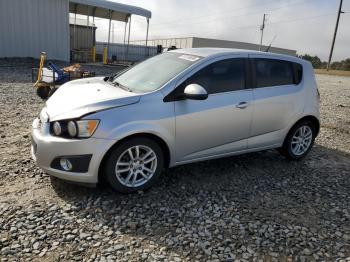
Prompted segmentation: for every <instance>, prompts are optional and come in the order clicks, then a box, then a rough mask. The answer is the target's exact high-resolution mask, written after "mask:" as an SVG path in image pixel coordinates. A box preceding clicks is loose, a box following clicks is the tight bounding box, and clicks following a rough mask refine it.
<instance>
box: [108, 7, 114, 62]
mask: <svg viewBox="0 0 350 262" xmlns="http://www.w3.org/2000/svg"><path fill="white" fill-rule="evenodd" d="M112 13H113V11H111V10H109V25H108V42H107V60H108V57H109V43H110V41H111V23H112Z"/></svg>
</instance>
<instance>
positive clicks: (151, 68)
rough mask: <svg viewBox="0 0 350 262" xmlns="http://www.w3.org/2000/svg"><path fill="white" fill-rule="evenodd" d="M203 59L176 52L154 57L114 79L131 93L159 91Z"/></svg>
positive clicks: (114, 81)
mask: <svg viewBox="0 0 350 262" xmlns="http://www.w3.org/2000/svg"><path fill="white" fill-rule="evenodd" d="M201 58H202V57H199V56H195V55H188V54H181V53H176V52H168V53H164V54H161V55H157V56H154V57H152V58H150V59H147V60H146V61H144V62H142V63H140V64H138V65H136V66H134V67H132V68H131V69H129V70H127V71H126V72H125V73H123V74H121V75H119V76H117V77H116V78H114V79H113V83H115V84H116V85H119V86H122V87H125V88H126V89H128V90H130V91H131V92H135V93H147V92H151V91H154V90H157V89H159V88H160V87H162V86H163V85H164V84H166V83H167V82H168V81H169V80H171V79H172V78H173V77H175V76H176V75H178V74H179V73H181V72H182V71H184V70H185V69H186V68H188V67H190V66H191V65H192V64H194V63H196V62H198V61H199V60H200V59H201Z"/></svg>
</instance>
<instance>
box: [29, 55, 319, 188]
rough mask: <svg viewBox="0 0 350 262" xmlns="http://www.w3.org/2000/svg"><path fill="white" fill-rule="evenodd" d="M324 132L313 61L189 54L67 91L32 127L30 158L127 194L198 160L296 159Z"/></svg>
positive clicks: (61, 174)
mask: <svg viewBox="0 0 350 262" xmlns="http://www.w3.org/2000/svg"><path fill="white" fill-rule="evenodd" d="M319 129H320V123H319V94H318V90H317V86H316V81H315V77H314V71H313V68H312V66H311V64H310V63H309V62H307V61H304V60H302V59H299V58H297V57H291V56H284V55H278V54H271V53H263V52H255V51H244V50H235V49H212V48H200V49H182V50H175V51H171V52H167V53H164V54H161V55H158V56H155V57H153V58H150V59H148V60H146V61H144V62H142V63H140V64H138V65H136V66H134V67H131V68H129V69H127V70H125V71H123V72H121V73H118V74H115V75H114V76H110V77H105V78H102V77H101V78H98V77H97V78H90V79H82V80H76V81H71V82H69V83H66V84H65V85H63V86H61V87H60V88H59V89H58V91H57V92H56V93H55V94H54V95H53V96H52V97H51V98H50V99H49V100H48V101H47V103H46V106H45V107H44V108H43V110H42V111H41V113H40V116H39V117H38V118H37V119H35V120H34V122H33V130H32V156H33V158H34V159H35V160H36V162H37V165H38V166H39V167H41V168H42V169H43V170H44V171H45V172H47V173H48V174H50V175H52V176H55V177H58V178H61V179H65V180H70V181H74V182H80V183H90V184H91V183H92V184H96V183H98V182H99V181H100V180H101V179H105V180H107V181H108V183H109V184H110V185H111V187H112V188H113V189H114V190H116V191H119V192H122V193H130V192H133V191H137V190H144V189H147V188H149V187H150V186H151V185H152V184H153V183H154V182H155V181H156V180H157V178H158V177H159V176H160V174H161V172H162V170H163V168H168V167H174V166H177V165H182V164H186V163H191V162H196V161H202V160H208V159H214V158H219V157H225V156H231V155H235V154H242V153H247V152H254V151H261V150H266V149H273V148H276V149H279V151H280V152H281V153H282V154H283V155H284V156H286V157H287V158H288V159H290V160H298V159H300V158H302V157H304V156H305V155H306V154H307V153H308V152H309V151H310V149H311V148H312V146H313V143H314V140H315V137H316V136H317V134H318V132H319Z"/></svg>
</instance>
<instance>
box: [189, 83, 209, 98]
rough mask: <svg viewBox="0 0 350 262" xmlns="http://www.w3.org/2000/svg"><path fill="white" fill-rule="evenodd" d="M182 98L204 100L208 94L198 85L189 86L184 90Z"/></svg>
mask: <svg viewBox="0 0 350 262" xmlns="http://www.w3.org/2000/svg"><path fill="white" fill-rule="evenodd" d="M184 98H185V99H192V100H205V99H207V98H208V92H207V90H205V88H204V87H202V86H201V85H198V84H190V85H188V86H186V88H185V90H184Z"/></svg>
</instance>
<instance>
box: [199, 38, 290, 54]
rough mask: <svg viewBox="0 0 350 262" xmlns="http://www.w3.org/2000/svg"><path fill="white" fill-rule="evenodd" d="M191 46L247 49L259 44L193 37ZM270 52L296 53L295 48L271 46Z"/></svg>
mask: <svg viewBox="0 0 350 262" xmlns="http://www.w3.org/2000/svg"><path fill="white" fill-rule="evenodd" d="M192 47H219V48H237V49H248V50H259V45H257V44H252V43H244V42H237V41H227V40H217V39H208V38H198V37H194V38H193V45H192ZM266 48H267V46H263V47H262V50H266ZM270 52H272V53H278V54H284V55H292V56H295V55H296V50H290V49H284V48H278V47H271V48H270Z"/></svg>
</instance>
